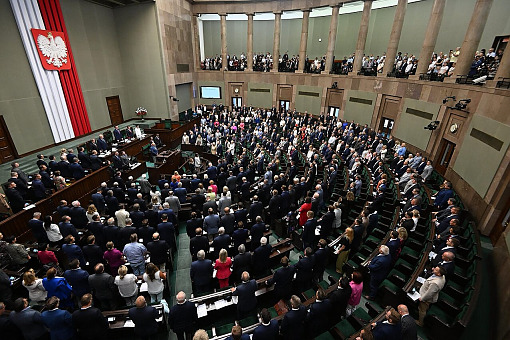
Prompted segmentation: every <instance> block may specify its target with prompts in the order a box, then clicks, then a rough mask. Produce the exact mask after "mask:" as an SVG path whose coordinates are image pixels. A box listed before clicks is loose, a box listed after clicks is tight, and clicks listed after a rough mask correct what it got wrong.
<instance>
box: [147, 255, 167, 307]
mask: <svg viewBox="0 0 510 340" xmlns="http://www.w3.org/2000/svg"><path fill="white" fill-rule="evenodd" d="M143 280H144V281H145V282H147V292H148V293H149V295H150V296H151V303H157V302H160V301H161V299H163V289H164V288H165V284H164V283H163V280H166V273H163V272H161V271H160V270H159V268H158V267H157V266H156V265H155V264H154V263H148V264H147V268H146V269H145V273H144V274H143Z"/></svg>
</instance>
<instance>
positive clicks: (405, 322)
mask: <svg viewBox="0 0 510 340" xmlns="http://www.w3.org/2000/svg"><path fill="white" fill-rule="evenodd" d="M397 311H398V313H399V314H400V325H401V328H402V340H416V339H418V333H417V332H418V331H417V329H416V320H414V318H413V317H412V316H411V315H409V309H408V308H407V306H406V305H398V307H397Z"/></svg>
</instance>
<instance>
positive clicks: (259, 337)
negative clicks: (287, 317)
mask: <svg viewBox="0 0 510 340" xmlns="http://www.w3.org/2000/svg"><path fill="white" fill-rule="evenodd" d="M260 318H261V323H260V325H258V326H257V328H255V329H254V330H253V336H252V340H275V339H277V338H278V332H279V328H278V320H271V313H269V311H268V310H267V309H266V308H263V309H262V310H261V311H260Z"/></svg>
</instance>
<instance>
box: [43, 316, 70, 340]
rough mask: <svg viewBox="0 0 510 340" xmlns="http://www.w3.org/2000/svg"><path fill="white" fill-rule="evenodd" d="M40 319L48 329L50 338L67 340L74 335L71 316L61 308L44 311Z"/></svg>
mask: <svg viewBox="0 0 510 340" xmlns="http://www.w3.org/2000/svg"><path fill="white" fill-rule="evenodd" d="M42 319H43V322H44V324H45V325H46V327H48V328H49V329H50V332H51V340H68V339H72V338H73V336H74V327H73V317H72V316H71V314H70V313H69V312H68V311H66V310H62V309H55V310H50V311H45V312H43V313H42Z"/></svg>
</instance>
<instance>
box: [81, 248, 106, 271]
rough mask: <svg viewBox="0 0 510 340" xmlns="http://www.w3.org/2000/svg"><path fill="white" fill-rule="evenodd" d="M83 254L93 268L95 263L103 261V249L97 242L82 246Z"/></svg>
mask: <svg viewBox="0 0 510 340" xmlns="http://www.w3.org/2000/svg"><path fill="white" fill-rule="evenodd" d="M83 255H84V256H85V260H87V261H88V263H89V266H90V267H91V268H94V267H95V265H96V264H98V263H102V262H103V250H102V249H101V247H100V246H98V245H97V244H88V245H86V246H83Z"/></svg>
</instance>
